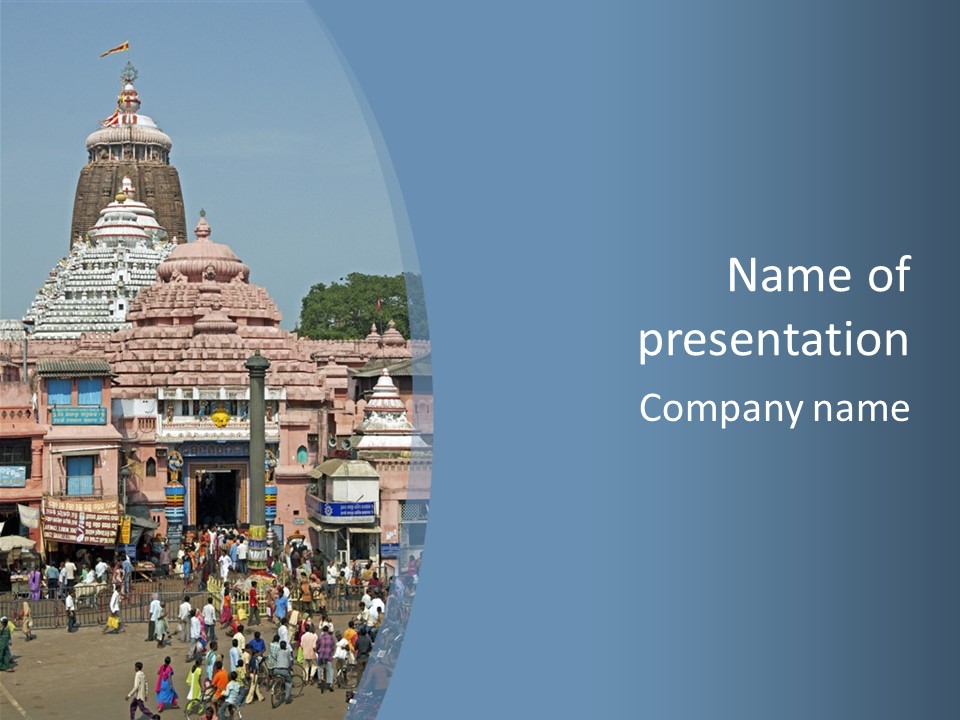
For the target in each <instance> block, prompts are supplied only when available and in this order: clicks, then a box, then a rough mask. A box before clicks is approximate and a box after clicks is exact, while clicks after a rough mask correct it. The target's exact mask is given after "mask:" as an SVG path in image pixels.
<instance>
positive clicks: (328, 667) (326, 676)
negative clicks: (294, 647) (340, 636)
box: [304, 624, 337, 692]
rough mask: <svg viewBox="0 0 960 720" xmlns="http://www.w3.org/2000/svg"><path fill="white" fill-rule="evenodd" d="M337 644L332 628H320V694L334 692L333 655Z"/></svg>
mask: <svg viewBox="0 0 960 720" xmlns="http://www.w3.org/2000/svg"><path fill="white" fill-rule="evenodd" d="M336 644H337V641H336V640H335V639H334V637H333V632H332V628H331V627H330V625H328V624H324V625H323V626H322V627H321V628H320V636H319V637H318V638H317V642H316V655H317V658H316V662H317V685H318V686H319V687H320V692H323V691H324V690H329V691H331V692H333V679H334V674H333V654H334V652H336ZM304 653H306V651H304Z"/></svg>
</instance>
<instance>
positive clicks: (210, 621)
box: [200, 595, 217, 643]
mask: <svg viewBox="0 0 960 720" xmlns="http://www.w3.org/2000/svg"><path fill="white" fill-rule="evenodd" d="M200 614H201V615H203V625H204V627H205V628H206V630H207V642H208V643H212V642H213V641H214V640H216V636H215V635H214V629H215V628H216V626H217V609H216V608H215V607H214V606H213V596H212V595H211V596H210V597H208V598H207V604H206V605H204V606H203V609H202V610H201V611H200Z"/></svg>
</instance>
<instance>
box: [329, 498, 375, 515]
mask: <svg viewBox="0 0 960 720" xmlns="http://www.w3.org/2000/svg"><path fill="white" fill-rule="evenodd" d="M320 514H321V515H323V517H325V518H360V517H364V518H372V517H374V516H376V514H377V511H376V503H372V502H363V503H358V502H352V503H349V502H348V503H344V502H325V503H321V504H320Z"/></svg>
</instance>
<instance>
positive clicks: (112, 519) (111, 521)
mask: <svg viewBox="0 0 960 720" xmlns="http://www.w3.org/2000/svg"><path fill="white" fill-rule="evenodd" d="M119 525H120V505H119V503H118V502H117V501H116V500H57V499H54V498H44V499H43V535H44V537H45V538H46V539H48V540H59V541H60V542H66V543H83V544H87V545H113V544H114V543H116V541H117V528H118V526H119Z"/></svg>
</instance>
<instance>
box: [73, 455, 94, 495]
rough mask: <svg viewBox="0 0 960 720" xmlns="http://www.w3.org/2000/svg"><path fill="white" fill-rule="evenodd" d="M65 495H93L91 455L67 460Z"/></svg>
mask: <svg viewBox="0 0 960 720" xmlns="http://www.w3.org/2000/svg"><path fill="white" fill-rule="evenodd" d="M67 495H93V455H77V456H74V457H68V458H67Z"/></svg>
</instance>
